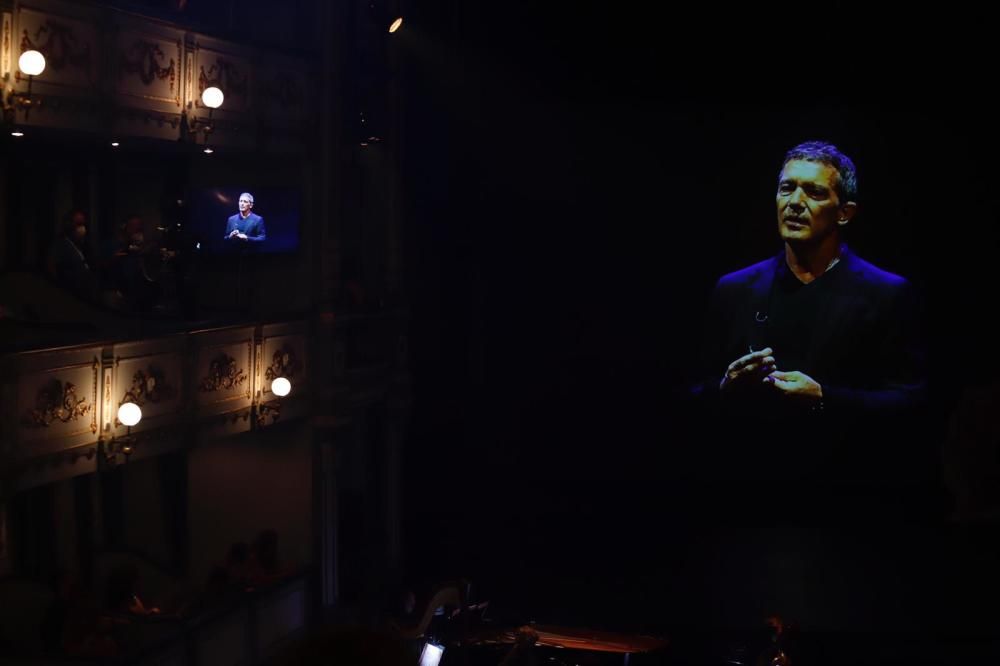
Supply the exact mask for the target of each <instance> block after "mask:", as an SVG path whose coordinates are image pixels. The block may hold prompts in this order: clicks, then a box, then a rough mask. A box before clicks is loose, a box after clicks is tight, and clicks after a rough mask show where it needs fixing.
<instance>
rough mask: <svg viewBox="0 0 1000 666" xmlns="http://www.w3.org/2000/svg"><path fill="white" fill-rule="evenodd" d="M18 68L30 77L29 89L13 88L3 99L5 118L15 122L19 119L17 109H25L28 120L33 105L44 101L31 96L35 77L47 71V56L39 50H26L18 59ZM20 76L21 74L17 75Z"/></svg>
mask: <svg viewBox="0 0 1000 666" xmlns="http://www.w3.org/2000/svg"><path fill="white" fill-rule="evenodd" d="M17 68H18V70H20V73H21V74H24V75H25V76H27V77H28V91H27V92H25V93H19V92H15V91H14V89H13V88H11V90H10V92H9V93H8V94H7V95H6V96H5V97H4V100H3V115H4V120H5V121H7V122H11V123H14V122H16V121H17V110H18V109H24V119H25V121H27V120H28V114H29V113H30V112H31V107H33V106H41V104H42V101H41V100H38V99H32V98H31V83H32V81H34V79H35V77H36V76H38V75H39V74H41V73H42V72H44V71H45V56H44V55H42V54H41V52H39V51H25V52H24V53H22V54H21V57H20V58H18V59H17ZM17 78H20V75H18V76H17Z"/></svg>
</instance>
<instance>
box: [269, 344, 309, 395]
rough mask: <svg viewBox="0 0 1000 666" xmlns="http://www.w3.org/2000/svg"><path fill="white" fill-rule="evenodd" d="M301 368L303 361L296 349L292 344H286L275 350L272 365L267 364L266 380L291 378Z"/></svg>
mask: <svg viewBox="0 0 1000 666" xmlns="http://www.w3.org/2000/svg"><path fill="white" fill-rule="evenodd" d="M301 369H302V362H301V361H299V358H298V356H297V355H296V353H295V349H294V348H293V347H292V346H291V345H287V344H286V345H284V346H283V347H282V348H281V349H279V350H278V351H276V352H274V355H273V356H272V357H271V365H269V366H267V369H266V370H265V371H264V380H265V381H266V382H271V381H274V380H275V379H277V378H278V377H285V378H287V379H291V378H292V377H294V376H295V373H297V372H299V371H300V370H301ZM268 386H270V384H268Z"/></svg>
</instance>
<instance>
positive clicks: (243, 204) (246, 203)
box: [240, 196, 253, 215]
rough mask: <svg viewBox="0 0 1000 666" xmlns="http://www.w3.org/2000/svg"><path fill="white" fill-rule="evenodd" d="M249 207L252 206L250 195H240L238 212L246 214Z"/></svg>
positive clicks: (248, 211)
mask: <svg viewBox="0 0 1000 666" xmlns="http://www.w3.org/2000/svg"><path fill="white" fill-rule="evenodd" d="M251 208H253V202H252V201H250V197H246V196H243V197H240V214H242V215H247V214H248V213H250V209H251Z"/></svg>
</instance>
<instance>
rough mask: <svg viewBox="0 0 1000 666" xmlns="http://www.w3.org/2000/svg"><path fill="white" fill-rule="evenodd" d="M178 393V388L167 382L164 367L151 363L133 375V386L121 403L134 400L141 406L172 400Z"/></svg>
mask: <svg viewBox="0 0 1000 666" xmlns="http://www.w3.org/2000/svg"><path fill="white" fill-rule="evenodd" d="M176 394H177V391H176V389H175V388H174V387H173V386H171V385H170V384H169V383H168V382H167V380H166V376H165V374H164V372H163V370H162V368H159V367H157V366H154V365H151V366H149V367H148V368H147V369H145V370H138V371H136V373H135V374H134V375H132V386H131V387H129V389H128V390H127V391H126V392H125V394H124V395H123V396H122V399H121V402H120V403H119V404H123V403H126V402H134V403H135V404H137V405H139V406H140V407H141V406H143V405H145V404H146V403H147V402H151V403H154V404H155V403H158V402H162V401H164V400H170V399H171V398H173V397H174V396H175V395H176Z"/></svg>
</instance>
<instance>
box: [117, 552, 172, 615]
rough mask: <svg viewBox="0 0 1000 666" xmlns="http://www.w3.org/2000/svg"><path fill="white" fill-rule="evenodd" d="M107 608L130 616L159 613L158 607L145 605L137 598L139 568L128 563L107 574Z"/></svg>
mask: <svg viewBox="0 0 1000 666" xmlns="http://www.w3.org/2000/svg"><path fill="white" fill-rule="evenodd" d="M107 601H108V610H110V611H111V612H112V613H116V614H118V615H124V616H132V617H145V616H147V615H159V613H160V609H159V608H157V607H155V606H147V605H146V604H144V603H143V602H142V599H141V598H139V570H138V569H137V568H136V567H135V566H133V565H129V564H125V565H122V566H119V567H117V568H116V569H114V570H113V571H112V572H111V574H110V575H109V576H108V600H107Z"/></svg>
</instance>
